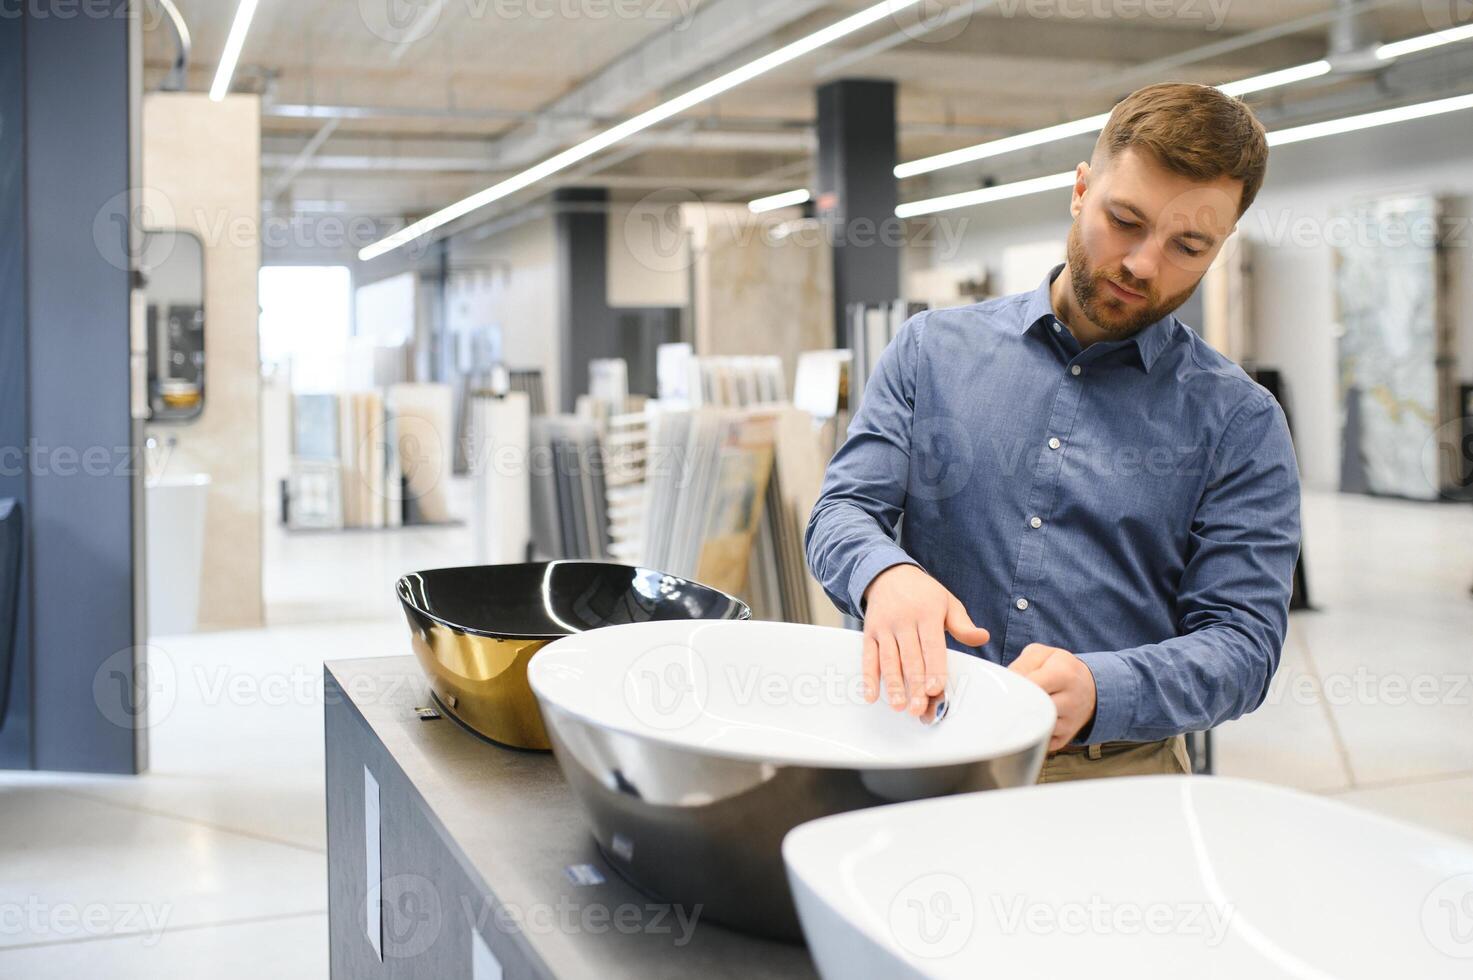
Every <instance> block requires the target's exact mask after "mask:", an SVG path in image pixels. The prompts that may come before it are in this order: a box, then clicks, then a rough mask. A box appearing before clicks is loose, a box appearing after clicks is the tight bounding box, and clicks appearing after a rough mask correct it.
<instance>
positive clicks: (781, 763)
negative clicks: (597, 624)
mask: <svg viewBox="0 0 1473 980" xmlns="http://www.w3.org/2000/svg"><path fill="white" fill-rule="evenodd" d="M861 643H862V638H861V636H860V634H859V633H856V632H853V631H851V630H841V629H830V628H825V627H819V626H799V625H791V624H786V623H766V622H735V621H724V622H716V621H701V622H696V621H671V622H650V623H635V624H631V625H621V626H611V627H607V628H604V629H596V630H590V631H587V632H583V633H578V634H575V635H573V636H568V637H565V638H562V639H559V640H556V641H554V642H553V643H550V644H548V645H547V646H546V647H544V648H543V649H542V650H541V651H540V652H538V653H537V654H536V655H535V656H534V657H533V658H532V661H531V663H530V664H529V666H528V678H529V680H530V681H531V685H532V690H533V692H534V693H535V694H536V696H537V699H538V703H539V705H540V707H541V709H542V715H543V719H544V721H545V722H546V724H547V729H548V735H549V738H550V740H551V742H552V747H553V751H554V752H555V753H556V755H557V758H558V763H559V765H560V766H561V767H562V769H563V772H564V774H565V775H566V776H567V777H568V781H569V782H570V783H571V784H572V786H573V789H574V792H575V793H576V794H577V795H578V797H579V800H580V802H581V803H582V804H583V806H584V808H585V810H587V811H588V814H589V817H590V820H591V822H592V825H593V832H594V836H595V837H596V838H597V839H598V841H599V843H600V844H601V845H602V846H603V849H604V851H605V854H606V855H607V857H608V859H609V861H610V863H611V864H613V865H614V866H615V867H616V868H617V869H618V870H619V871H620V872H621V873H623V874H625V875H626V876H627V877H629V878H630V879H632V880H633V881H635V882H636V883H637V884H640V885H642V886H643V887H644V888H645V889H646V890H647V891H650V892H653V893H655V894H657V895H659V896H661V897H664V898H666V899H667V900H670V901H675V902H688V903H692V904H694V903H699V904H701V905H702V906H703V910H704V911H703V914H705V915H706V916H708V917H709V918H711V919H712V920H713V921H719V922H724V923H726V924H729V925H735V926H737V927H738V928H743V929H747V930H750V931H756V932H761V933H765V934H769V935H778V936H785V937H788V938H794V939H796V938H798V937H799V935H800V933H799V929H798V922H797V918H796V914H795V912H794V910H793V907H792V902H791V898H790V897H789V895H788V890H787V883H786V878H785V875H784V872H783V866H782V857H781V841H782V837H783V835H784V834H785V833H787V831H788V830H789V829H791V828H792V827H794V826H796V825H797V824H799V823H801V822H803V821H805V820H811V819H815V818H817V817H822V816H826V815H829V814H833V813H840V812H843V811H846V810H854V809H859V808H862V807H869V806H875V805H877V804H883V803H890V802H894V801H897V800H914V799H920V798H924V797H930V796H937V795H942V794H946V793H961V792H972V791H975V790H982V789H994V788H997V787H1003V786H1019V785H1023V784H1027V783H1032V782H1033V781H1034V780H1035V779H1036V778H1037V775H1038V769H1039V766H1040V765H1041V764H1042V761H1043V753H1044V748H1045V747H1046V745H1047V742H1048V737H1049V734H1050V732H1051V731H1052V730H1053V726H1054V717H1055V716H1054V708H1053V704H1052V702H1051V701H1050V700H1049V698H1048V696H1047V695H1045V694H1044V693H1043V691H1042V690H1041V689H1040V688H1038V687H1037V686H1036V685H1034V684H1032V683H1031V682H1029V681H1027V680H1024V679H1023V678H1021V677H1019V676H1018V675H1016V674H1013V673H1011V672H1009V671H1006V670H1004V669H1002V668H1001V667H998V666H996V665H994V664H991V663H988V662H987V661H984V660H981V659H978V658H976V657H971V656H968V655H966V654H961V653H956V652H954V651H953V652H951V655H950V660H949V664H950V674H951V680H950V684H949V686H948V704H949V712H948V713H947V715H946V717H945V719H944V720H942V721H941V722H939V723H938V724H936V725H934V726H930V727H927V726H925V725H922V724H921V723H920V722H919V721H917V720H916V719H915V718H913V717H911V716H909V715H905V714H901V713H898V712H895V711H892V710H891V709H890V708H889V707H888V706H886V705H884V704H881V703H875V704H867V703H865V701H864V700H863V697H862V677H861V675H860V652H861Z"/></svg>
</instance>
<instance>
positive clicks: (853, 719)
mask: <svg viewBox="0 0 1473 980" xmlns="http://www.w3.org/2000/svg"><path fill="white" fill-rule="evenodd" d="M861 643H862V640H861V636H860V634H859V633H856V632H854V631H853V630H842V629H831V628H827V627H820V626H800V625H793V624H788V623H766V622H711V621H707V622H690V623H686V622H663V623H637V624H632V625H621V626H614V627H608V628H604V629H598V630H590V631H588V632H585V633H580V634H577V635H575V636H571V637H568V638H566V639H560V640H558V641H557V642H556V643H553V644H550V645H549V646H548V648H547V649H546V650H545V651H543V652H541V653H539V654H538V655H537V657H536V658H535V659H534V660H533V661H532V664H531V666H530V667H529V670H530V672H531V677H532V686H533V689H534V690H535V691H536V692H537V695H538V696H539V697H540V698H542V699H544V700H546V701H549V702H551V703H553V704H554V705H555V706H556V707H557V708H559V709H561V710H562V711H563V712H565V713H566V714H569V715H572V716H575V717H577V718H580V719H582V720H584V721H587V722H589V723H591V724H594V725H597V726H599V727H600V728H603V729H606V730H610V731H618V732H625V733H628V734H631V735H638V736H641V737H643V738H648V739H651V740H653V741H657V742H662V743H665V744H668V745H673V746H680V747H683V748H689V749H694V750H696V751H699V752H701V753H702V754H706V755H713V756H723V757H726V758H732V759H746V760H752V761H760V762H773V763H781V764H785V765H804V766H843V767H855V766H860V767H866V768H882V769H886V768H904V769H912V768H916V767H921V766H944V765H956V764H959V763H966V762H975V761H977V760H978V759H986V758H989V757H994V756H1002V755H1010V754H1012V753H1014V752H1019V751H1022V750H1024V749H1027V748H1028V747H1030V746H1032V745H1033V744H1035V743H1036V742H1038V741H1039V740H1040V739H1046V738H1047V736H1048V734H1049V733H1050V732H1051V731H1052V730H1053V726H1054V721H1055V716H1054V710H1053V703H1052V702H1051V701H1050V700H1049V698H1048V697H1047V695H1045V694H1044V693H1043V691H1042V690H1041V689H1040V688H1039V687H1038V686H1037V685H1035V684H1033V683H1031V682H1029V681H1027V680H1024V679H1023V678H1021V677H1019V676H1018V675H1017V674H1015V673H1012V672H1011V671H1007V670H1004V669H1002V668H1001V667H998V666H997V665H995V664H992V663H990V662H988V661H986V660H982V659H981V658H979V657H973V656H969V655H967V654H963V653H957V652H956V651H955V650H951V651H948V653H949V658H948V664H949V671H950V675H951V676H950V683H949V684H948V689H947V703H948V705H949V711H948V714H947V716H946V718H945V719H943V720H942V721H941V722H940V723H938V724H936V725H933V726H926V725H923V724H921V723H920V722H918V721H917V720H916V719H915V718H913V717H911V716H909V715H906V714H903V713H900V712H896V711H893V710H891V709H890V708H889V707H888V706H886V705H883V704H879V703H876V704H867V703H865V701H864V699H863V698H862V696H861V692H862V676H861V674H860V654H861Z"/></svg>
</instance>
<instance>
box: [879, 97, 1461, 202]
mask: <svg viewBox="0 0 1473 980" xmlns="http://www.w3.org/2000/svg"><path fill="white" fill-rule="evenodd" d="M1463 109H1473V93H1469V94H1468V95H1455V96H1453V97H1451V98H1447V99H1434V100H1433V101H1431V102H1419V103H1417V104H1415V105H1407V106H1401V107H1399V108H1396V109H1382V110H1380V111H1378V112H1366V113H1362V114H1360V115H1358V116H1346V117H1345V118H1343V119H1327V120H1325V121H1324V122H1317V123H1309V124H1308V125H1305V126H1292V127H1290V128H1288V129H1278V130H1274V131H1273V132H1272V133H1269V134H1268V145H1269V146H1284V145H1287V144H1289V143H1302V142H1304V141H1305V140H1312V139H1319V138H1320V137H1321V136H1335V135H1338V134H1340V133H1353V132H1356V131H1357V130H1362V129H1372V128H1374V127H1376V126H1387V125H1390V124H1391V123H1399V122H1407V121H1409V120H1412V119H1426V118H1427V117H1428V116H1440V115H1442V114H1444V113H1448V112H1458V111H1460V110H1463ZM1072 183H1074V171H1072V170H1070V171H1067V172H1066V173H1061V174H1050V175H1049V176H1047V177H1034V178H1032V179H1030V180H1020V181H1016V182H1014V183H1011V184H999V185H997V186H995V187H983V188H981V189H979V190H975V191H963V192H962V193H960V194H948V195H946V196H945V197H933V198H929V199H927V200H924V201H912V202H910V203H909V204H902V205H900V206H899V207H898V208H896V209H895V216H896V217H898V218H914V217H917V216H919V215H923V214H935V213H936V212H937V211H950V210H952V209H953V208H964V207H972V206H974V205H978V204H989V203H991V202H993V201H1004V200H1007V199H1008V198H1010V197H1023V196H1025V195H1027V194H1037V193H1038V192H1040V191H1047V190H1054V189H1055V188H1060V187H1068V186H1069V185H1070V184H1072Z"/></svg>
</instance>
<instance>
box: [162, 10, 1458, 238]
mask: <svg viewBox="0 0 1473 980" xmlns="http://www.w3.org/2000/svg"><path fill="white" fill-rule="evenodd" d="M870 2H871V0H260V7H259V9H258V11H257V14H256V17H255V21H254V24H253V25H252V28H251V31H250V34H249V35H248V39H247V41H246V44H245V47H244V50H243V51H242V54H241V58H240V67H239V69H238V70H237V72H236V76H235V86H234V87H235V89H236V90H237V91H253V92H258V93H260V94H261V95H262V96H263V99H264V102H263V119H262V129H263V133H262V137H263V162H262V166H263V181H262V186H263V188H266V190H267V192H268V201H267V202H266V203H267V206H268V207H270V208H272V209H273V210H274V211H277V212H291V211H298V212H308V211H312V210H314V209H318V210H320V209H326V210H332V211H336V212H345V213H348V214H353V215H370V216H376V217H380V218H385V219H389V220H401V219H413V218H415V217H418V216H421V215H423V214H425V213H428V212H430V211H433V210H435V209H437V208H439V207H442V206H444V205H445V204H448V203H450V202H452V201H454V200H457V199H459V198H461V197H464V196H465V195H467V194H469V193H472V192H474V191H476V190H479V189H481V188H483V187H485V186H487V185H489V184H491V183H494V182H495V181H496V180H497V179H499V178H500V177H503V176H507V175H509V174H510V173H514V172H516V171H517V170H520V169H522V168H524V167H525V166H527V165H528V164H530V163H533V162H536V161H537V160H540V159H543V158H545V157H546V156H549V155H551V154H552V153H554V152H557V151H558V150H560V149H562V148H564V147H566V146H568V145H571V143H573V142H575V141H576V140H577V139H579V138H580V137H582V136H585V135H588V134H591V133H592V132H595V131H596V130H597V129H598V128H600V127H601V126H602V125H606V124H607V123H608V122H609V121H610V120H618V119H622V118H627V117H628V116H629V115H632V114H634V113H636V112H638V111H640V110H642V109H645V108H648V107H649V106H651V105H654V104H656V103H658V102H659V101H661V100H662V99H664V98H667V97H669V96H670V95H673V94H676V93H678V92H680V91H683V90H685V89H687V88H689V87H690V86H692V85H694V84H698V83H699V82H701V81H704V80H705V79H707V78H710V77H713V76H714V75H716V74H718V73H720V72H721V71H724V70H727V69H729V68H731V67H734V66H736V65H738V64H742V63H744V62H746V61H748V60H750V59H751V58H753V57H756V56H758V55H760V54H762V53H764V52H765V51H769V50H772V49H773V48H775V47H777V46H779V45H780V44H782V43H786V42H787V41H790V40H793V39H795V38H797V37H801V36H803V35H805V34H808V33H810V32H811V31H813V30H816V29H818V28H819V27H822V26H825V25H827V24H830V23H833V22H834V21H836V20H838V19H839V18H841V17H843V16H845V15H846V14H849V13H852V12H854V11H856V10H859V9H861V8H863V7H866V6H868V5H869V3H870ZM1336 2H1337V0H1289V2H1285V0H990V2H989V0H978V2H975V3H969V2H968V0H926V2H923V3H921V4H919V5H917V7H916V8H914V9H913V10H911V11H909V12H907V13H905V14H902V15H897V17H896V18H894V19H890V20H883V21H881V22H880V23H877V24H875V25H873V26H872V27H870V28H868V29H866V30H864V31H861V32H859V33H857V34H855V35H852V36H851V37H849V38H846V39H844V40H843V41H841V42H839V43H837V44H835V45H832V46H830V47H827V48H824V49H821V50H820V51H817V52H815V53H814V54H811V55H809V56H807V57H805V58H802V59H799V60H798V61H796V62H794V63H792V64H790V65H787V66H785V67H783V68H781V69H778V70H776V71H774V72H771V73H769V74H768V75H765V76H763V77H761V78H758V79H756V80H754V81H752V82H749V83H748V84H746V85H744V86H741V87H739V88H737V89H735V90H733V91H731V92H729V93H727V94H725V95H723V96H722V97H720V98H719V99H717V100H715V101H714V102H713V103H710V104H708V105H705V106H702V107H700V108H698V109H696V110H694V111H692V112H690V113H687V114H686V115H685V116H682V117H680V118H678V119H677V120H675V121H673V122H672V123H670V124H667V125H666V126H664V127H663V128H662V129H660V130H659V131H653V132H648V133H645V134H642V135H641V136H640V137H637V138H635V139H633V140H630V141H629V142H628V143H621V144H619V145H618V146H616V147H614V148H612V149H610V150H608V151H605V153H604V154H603V155H602V156H601V157H596V158H594V159H592V160H590V161H585V163H584V164H583V165H582V166H580V167H578V168H575V169H574V171H572V172H570V173H568V174H565V175H560V177H559V178H556V179H555V180H554V181H550V182H547V183H545V184H542V185H538V186H537V187H535V188H533V189H531V190H529V191H527V192H523V193H522V194H521V195H518V196H517V197H516V198H515V199H512V200H510V201H508V202H507V206H515V205H516V204H518V203H521V202H525V201H527V200H529V199H532V198H535V197H537V196H539V195H540V194H542V193H545V191H546V190H548V189H550V188H551V187H552V186H554V184H555V183H558V182H562V183H567V182H573V181H578V180H582V181H584V182H597V183H604V184H607V185H608V186H611V187H613V188H616V189H618V190H619V191H620V192H621V193H622V194H624V195H626V196H636V197H637V196H640V195H641V194H644V193H648V192H649V191H651V190H655V189H659V188H667V187H680V188H684V189H687V190H689V191H693V192H695V193H697V194H699V195H701V196H702V197H706V198H716V199H728V200H741V199H746V198H748V197H753V196H758V195H760V194H763V193H769V192H772V191H777V190H785V189H788V188H791V187H795V186H802V185H803V184H804V183H805V182H807V178H808V176H809V173H808V168H809V166H810V165H811V162H812V160H813V156H814V154H813V135H812V122H813V116H814V105H815V99H814V90H815V87H816V86H817V85H820V84H822V83H823V82H825V81H829V80H832V79H834V78H842V77H872V78H873V77H880V78H890V79H894V80H895V81H896V82H897V83H898V85H899V92H900V98H899V122H900V127H901V131H900V157H901V159H902V160H908V159H914V158H916V157H919V156H924V155H929V154H931V153H936V152H940V151H943V150H948V149H952V148H956V147H960V146H966V145H970V144H972V143H976V142H979V141H980V140H983V139H988V138H992V137H996V136H1003V135H1007V134H1009V133H1013V132H1018V131H1020V130H1027V129H1034V128H1037V127H1039V126H1044V125H1048V124H1050V123H1054V122H1061V121H1065V120H1068V119H1073V118H1078V117H1080V116H1084V115H1090V114H1094V113H1097V112H1101V111H1105V110H1107V109H1108V108H1109V107H1110V106H1111V105H1112V104H1113V103H1114V101H1115V100H1116V99H1117V98H1119V97H1120V96H1121V95H1123V94H1124V93H1126V92H1128V91H1130V90H1131V89H1132V88H1134V87H1136V86H1137V85H1140V84H1144V83H1146V82H1148V81H1152V80H1163V79H1168V78H1170V79H1181V80H1190V81H1200V82H1207V83H1217V82H1223V81H1228V80H1231V79H1235V78H1242V77H1246V76H1249V75H1253V74H1257V73H1261V72H1264V71H1270V70H1273V69H1277V68H1283V67H1287V66H1290V65H1296V64H1301V63H1304V62H1306V61H1311V60H1314V59H1317V58H1320V57H1323V56H1324V55H1325V53H1326V51H1327V50H1328V48H1329V47H1330V44H1331V32H1332V30H1335V29H1336V28H1335V4H1336ZM1338 2H1341V3H1343V2H1347V0H1338ZM176 4H177V6H178V8H179V10H180V12H181V13H182V15H183V17H184V19H185V21H186V23H187V24H188V27H189V30H190V32H191V34H192V35H193V42H194V43H193V56H192V60H191V64H190V66H189V69H188V71H187V73H186V78H185V84H184V87H185V88H186V89H188V90H191V91H204V90H206V89H208V88H209V85H210V81H211V79H212V77H213V74H214V71H215V66H216V64H217V62H218V60H219V57H220V52H221V50H222V48H223V47H224V43H225V38H226V35H227V33H228V31H229V27H230V22H231V19H232V17H233V15H234V9H235V6H236V4H235V2H234V0H176ZM1444 5H1445V4H1444ZM1436 6H1437V5H1436V4H1433V6H1432V7H1429V6H1427V5H1426V4H1425V3H1424V2H1423V0H1360V2H1359V6H1358V7H1357V9H1358V10H1359V11H1360V13H1359V14H1358V17H1359V21H1358V24H1357V30H1358V31H1359V32H1360V35H1361V39H1362V40H1365V39H1371V40H1374V39H1381V40H1395V39H1399V38H1402V37H1407V36H1412V35H1417V34H1423V33H1426V32H1428V31H1429V30H1432V29H1435V28H1437V27H1441V26H1447V25H1443V24H1430V21H1431V20H1435V19H1436V18H1435V17H1433V16H1431V15H1429V13H1428V11H1429V10H1432V9H1433V7H1436ZM1434 13H1435V11H1434ZM1343 23H1344V21H1343V20H1342V24H1343ZM1453 48H1457V49H1458V50H1456V51H1455V50H1453ZM1462 49H1473V43H1467V44H1463V45H1456V46H1452V48H1449V49H1444V50H1443V51H1441V52H1437V53H1429V54H1427V55H1423V56H1420V57H1419V58H1418V59H1416V61H1417V63H1415V64H1410V65H1407V66H1400V65H1399V66H1398V67H1397V69H1396V71H1395V72H1392V73H1386V72H1382V73H1360V74H1353V73H1337V74H1335V75H1332V76H1327V77H1326V78H1323V79H1319V80H1316V81H1314V82H1309V83H1302V84H1300V85H1297V86H1295V87H1293V88H1290V89H1283V90H1278V91H1276V92H1274V93H1271V94H1265V95H1264V96H1263V97H1261V98H1259V99H1258V100H1257V101H1256V102H1255V105H1257V106H1258V107H1259V108H1260V112H1261V113H1263V114H1264V116H1265V118H1266V119H1269V120H1274V119H1285V120H1297V119H1298V118H1316V117H1317V115H1323V114H1325V113H1335V114H1338V113H1339V112H1340V111H1349V110H1353V109H1354V108H1357V107H1360V106H1375V105H1380V104H1388V103H1395V102H1397V101H1407V100H1408V99H1409V98H1410V97H1411V96H1414V95H1417V94H1418V93H1419V92H1421V91H1424V90H1425V91H1427V92H1429V93H1434V94H1445V93H1448V92H1451V91H1454V90H1460V91H1467V90H1468V88H1470V87H1473V85H1469V84H1468V83H1467V82H1465V81H1463V79H1465V78H1467V77H1468V72H1467V69H1468V68H1469V67H1473V65H1470V62H1469V60H1468V59H1469V58H1470V57H1473V55H1470V52H1468V51H1464V50H1462ZM144 52H145V55H144V56H145V66H146V77H145V86H146V87H147V88H148V89H156V88H158V87H160V86H161V85H162V84H163V82H164V79H165V77H166V76H167V75H168V71H169V68H170V66H171V64H172V62H173V58H174V52H175V45H174V39H173V34H172V32H171V31H170V30H169V28H168V26H167V23H166V21H165V20H164V19H163V18H162V16H161V15H160V12H159V10H158V8H157V7H156V6H155V5H154V4H153V3H150V4H148V15H147V18H146V21H145V47H144ZM1460 85H1461V86H1462V88H1461V89H1459V88H1458V86H1460ZM1346 107H1349V110H1348V109H1347V108H1346ZM1088 143H1089V140H1088V139H1086V140H1084V141H1083V144H1082V145H1083V147H1084V148H1085V149H1087V147H1088ZM1079 152H1080V144H1078V143H1075V144H1071V145H1066V146H1061V147H1053V148H1048V149H1044V150H1037V151H1031V152H1026V153H1022V154H1013V155H1011V156H1009V157H1005V158H998V159H996V160H992V161H987V162H985V163H977V164H973V165H968V166H964V167H959V168H955V169H953V170H948V171H943V172H938V173H936V174H931V175H927V176H924V177H918V178H914V179H912V180H907V181H906V182H905V183H904V184H903V185H902V188H901V197H902V199H906V198H915V197H922V196H927V195H929V194H932V193H937V192H945V191H949V190H954V189H961V188H965V187H969V186H978V185H979V184H980V183H982V182H984V181H986V180H997V179H1012V178H1013V177H1014V176H1031V175H1034V174H1037V173H1042V172H1047V171H1044V170H1040V169H1038V168H1039V167H1041V166H1044V165H1054V163H1055V159H1054V157H1056V156H1058V155H1059V154H1063V155H1064V156H1058V159H1064V157H1065V156H1068V155H1070V154H1072V155H1074V156H1078V155H1079ZM1068 162H1069V161H1068V160H1065V162H1064V164H1063V165H1064V166H1067V164H1068ZM499 210H502V211H504V210H506V206H503V207H501V208H500V209H499Z"/></svg>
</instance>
